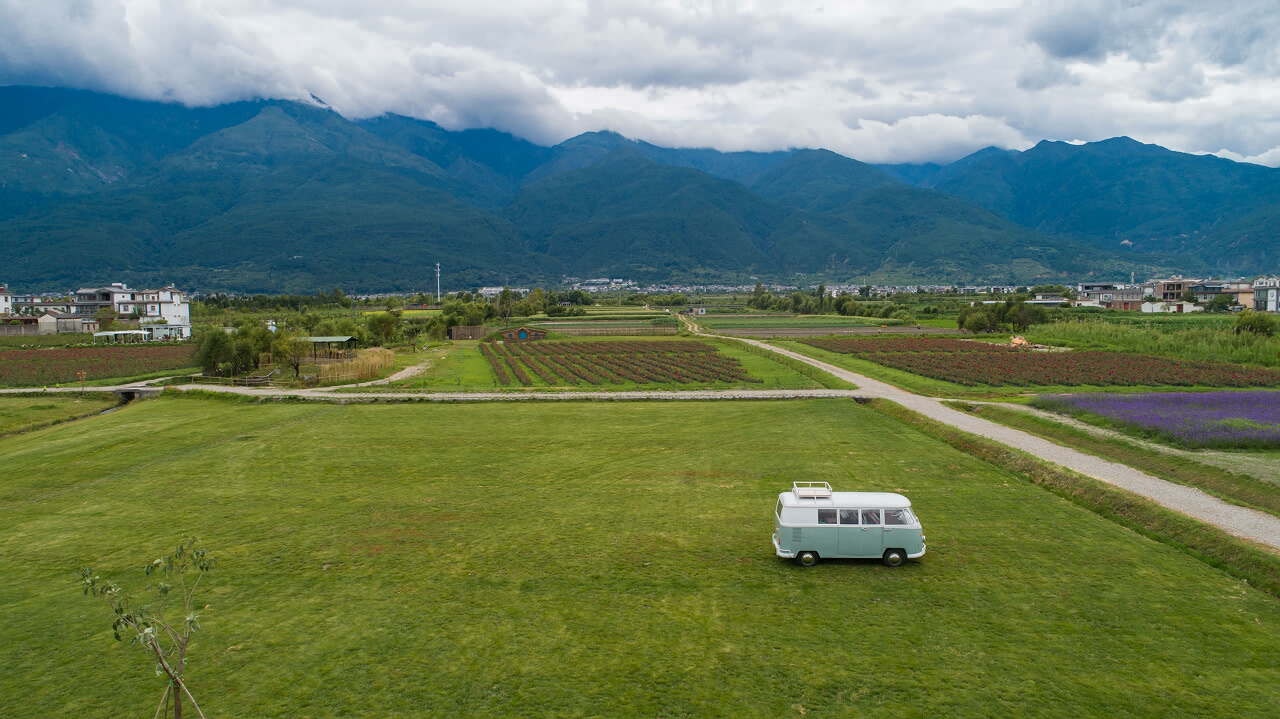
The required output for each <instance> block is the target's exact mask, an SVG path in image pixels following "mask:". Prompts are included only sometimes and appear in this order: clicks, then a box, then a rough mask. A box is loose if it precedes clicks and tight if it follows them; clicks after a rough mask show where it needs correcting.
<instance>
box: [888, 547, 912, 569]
mask: <svg viewBox="0 0 1280 719" xmlns="http://www.w3.org/2000/svg"><path fill="white" fill-rule="evenodd" d="M906 563H907V553H906V552H904V551H902V550H901V549H886V550H884V564H885V566H886V567H901V566H902V565H904V564H906Z"/></svg>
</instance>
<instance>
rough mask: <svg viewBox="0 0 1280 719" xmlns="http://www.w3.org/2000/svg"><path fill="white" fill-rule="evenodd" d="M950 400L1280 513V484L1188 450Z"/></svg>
mask: <svg viewBox="0 0 1280 719" xmlns="http://www.w3.org/2000/svg"><path fill="white" fill-rule="evenodd" d="M948 404H950V405H952V406H953V407H955V408H956V409H959V410H962V411H965V412H969V413H970V414H973V415H976V416H978V417H982V418H983V419H989V420H991V421H992V422H998V423H1000V424H1003V425H1005V426H1007V427H1012V428H1014V429H1020V430H1022V431H1024V432H1028V433H1030V434H1034V435H1036V436H1037V437H1043V438H1044V439H1047V440H1049V441H1050V442H1054V443H1057V444H1061V445H1064V446H1067V447H1072V448H1074V449H1078V450H1080V451H1081V452H1086V453H1088V454H1092V455H1096V456H1098V457H1104V458H1106V459H1110V460H1112V461H1114V462H1119V463H1120V464H1124V465H1128V466H1130V467H1133V468H1134V469H1140V470H1142V471H1143V472H1147V473H1148V474H1152V475H1155V476H1156V477H1159V478H1161V479H1167V480H1169V481H1170V482H1177V483H1178V484H1185V485H1187V486H1189V487H1196V488H1199V489H1203V490H1204V491H1206V492H1208V493H1210V494H1213V495H1215V496H1217V497H1221V498H1222V499H1225V500H1227V501H1229V502H1232V503H1235V504H1241V505H1244V506H1247V507H1253V508H1254V509H1259V510H1262V511H1264V512H1270V513H1271V514H1275V515H1280V485H1278V484H1275V483H1273V482H1266V481H1262V480H1260V479H1257V478H1254V477H1250V476H1247V475H1243V474H1237V473H1234V472H1228V471H1226V470H1224V469H1221V468H1219V467H1214V466H1212V465H1209V464H1205V463H1203V462H1197V461H1195V460H1192V459H1188V458H1187V457H1186V456H1185V454H1188V453H1179V454H1168V453H1164V452H1158V451H1155V450H1151V449H1146V448H1143V447H1140V446H1138V445H1136V444H1133V443H1132V442H1127V441H1125V440H1123V439H1119V438H1105V437H1099V436H1096V435H1092V434H1089V433H1088V432H1084V431H1081V430H1079V429H1075V428H1073V427H1068V426H1066V425H1064V424H1061V423H1059V422H1054V421H1053V420H1049V419H1045V418H1044V417H1038V416H1036V415H1032V414H1028V413H1027V412H1025V411H1019V410H1015V409H1007V408H1005V407H993V406H990V405H974V404H968V403H965V402H950V403H948Z"/></svg>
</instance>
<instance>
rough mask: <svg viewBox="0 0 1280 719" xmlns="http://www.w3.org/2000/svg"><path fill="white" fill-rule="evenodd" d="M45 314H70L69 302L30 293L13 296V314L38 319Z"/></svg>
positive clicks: (63, 299)
mask: <svg viewBox="0 0 1280 719" xmlns="http://www.w3.org/2000/svg"><path fill="white" fill-rule="evenodd" d="M46 312H62V313H63V314H69V313H70V312H71V300H68V299H65V298H62V299H59V298H57V297H50V296H46V295H37V294H30V293H21V294H14V296H13V313H14V314H15V315H23V316H25V317H39V316H40V315H42V314H44V313H46Z"/></svg>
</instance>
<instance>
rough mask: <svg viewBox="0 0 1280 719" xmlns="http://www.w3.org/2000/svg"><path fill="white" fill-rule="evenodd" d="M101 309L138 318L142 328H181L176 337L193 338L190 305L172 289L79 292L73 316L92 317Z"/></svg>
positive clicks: (120, 286)
mask: <svg viewBox="0 0 1280 719" xmlns="http://www.w3.org/2000/svg"><path fill="white" fill-rule="evenodd" d="M102 309H112V310H115V311H116V312H117V313H118V314H120V315H122V316H136V317H137V318H138V321H139V323H141V324H143V325H148V324H168V325H174V326H176V327H179V328H182V329H180V330H177V332H176V334H180V335H181V336H182V337H183V338H186V337H190V336H191V302H190V300H189V299H188V298H187V295H186V293H185V292H183V291H182V290H180V289H178V288H177V287H175V286H173V285H169V286H168V287H162V288H160V289H158V290H137V289H133V288H131V287H129V286H128V285H126V284H124V283H123V282H113V283H111V286H109V287H85V288H81V289H78V290H76V292H75V298H74V300H73V301H72V303H71V313H72V314H75V315H93V314H96V313H97V312H98V311H99V310H102ZM170 334H175V333H174V332H172V331H171V332H170Z"/></svg>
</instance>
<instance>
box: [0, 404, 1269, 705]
mask: <svg viewBox="0 0 1280 719" xmlns="http://www.w3.org/2000/svg"><path fill="white" fill-rule="evenodd" d="M134 437H146V438H147V441H145V442H136V443H130V445H129V447H128V451H122V448H121V441H122V438H134ZM0 461H3V463H4V465H5V467H6V469H7V470H8V471H6V472H5V475H4V476H5V480H4V482H3V483H2V484H0V507H2V508H3V510H2V512H3V513H2V514H0V516H2V517H3V519H4V521H3V522H0V606H3V607H4V614H5V617H6V627H5V629H6V639H5V642H4V643H3V644H2V645H0V666H2V667H4V671H3V672H0V706H4V707H7V708H6V710H5V714H6V716H10V717H15V718H20V717H47V716H80V715H84V716H143V715H146V716H149V715H150V714H148V712H152V711H154V707H155V701H156V700H157V699H158V697H159V692H160V688H161V687H160V684H159V682H158V681H157V679H156V677H155V676H154V673H153V671H152V665H151V663H150V662H148V661H147V659H146V658H145V657H144V656H142V655H141V653H140V652H139V651H138V650H137V649H134V648H131V647H129V646H128V645H127V644H120V643H117V642H115V641H114V640H113V639H112V638H111V632H110V619H111V617H110V614H109V611H108V610H107V608H106V607H105V605H102V604H99V603H96V602H95V601H93V600H91V599H88V598H86V597H84V596H82V595H81V594H80V591H79V589H78V587H77V585H76V580H75V572H76V570H77V568H78V567H80V566H84V565H92V566H93V567H94V568H95V569H96V570H97V571H98V572H99V574H101V575H102V576H104V577H110V578H113V579H117V580H119V581H121V582H122V583H124V584H125V585H126V586H131V587H134V588H141V587H142V586H143V584H144V583H145V579H144V577H143V574H142V572H141V570H140V568H141V566H142V565H143V564H144V563H145V562H147V561H149V560H151V559H152V558H154V557H156V556H158V555H159V554H160V553H161V552H163V551H165V550H166V549H169V548H170V547H171V545H172V544H174V543H175V542H176V540H177V538H178V536H179V535H180V534H181V533H183V532H190V533H193V534H196V535H198V536H200V537H201V538H202V540H204V543H205V544H206V545H207V546H208V547H209V548H210V549H211V550H212V551H213V553H214V554H215V555H216V557H217V560H218V564H217V568H216V571H215V572H214V573H213V574H212V575H210V576H209V577H208V578H207V585H204V587H203V589H202V595H201V602H202V603H203V604H204V605H207V606H205V607H204V608H203V609H202V610H201V611H200V615H201V623H202V627H203V628H202V630H201V631H200V632H199V633H198V634H197V635H196V640H195V643H194V645H193V650H192V652H191V662H192V664H191V669H190V670H189V672H188V675H187V679H188V682H189V683H190V685H191V687H192V690H193V691H194V692H195V693H196V696H197V698H198V699H199V700H200V701H201V703H202V707H203V708H204V710H205V713H206V715H208V716H210V717H214V716H255V717H286V716H287V717H331V716H333V717H336V716H353V717H364V716H367V717H399V716H439V717H457V716H544V717H552V716H555V717H560V716H569V717H573V716H582V717H585V716H661V717H675V716H700V717H701V716H723V717H753V716H759V717H778V716H801V715H804V716H818V717H823V716H859V715H869V716H886V717H901V716H918V717H937V716H946V717H969V716H973V717H993V716H1028V715H1034V716H1103V715H1105V716H1108V717H1147V716H1188V717H1191V716H1194V717H1207V716H1224V717H1226V716H1229V717H1241V716H1274V714H1275V707H1276V704H1277V698H1278V696H1277V695H1280V681H1278V680H1280V602H1277V601H1276V600H1275V599H1274V598H1272V597H1271V596H1269V595H1266V594H1263V593H1262V592H1259V591H1256V590H1254V589H1252V588H1250V587H1249V586H1247V585H1246V584H1244V583H1242V582H1240V581H1238V580H1234V579H1232V578H1230V577H1228V576H1226V575H1225V574H1223V573H1221V572H1219V571H1217V570H1214V569H1211V568H1210V567H1208V566H1207V565H1205V564H1203V563H1201V562H1199V561H1196V560H1194V559H1192V558H1191V557H1189V556H1188V555H1186V554H1184V553H1182V552H1180V551H1178V550H1176V549H1173V548H1171V547H1169V546H1166V545H1163V544H1159V543H1157V542H1154V541H1151V540H1148V539H1146V538H1144V537H1142V536H1140V535H1138V534H1136V533H1134V532H1131V531H1128V530H1126V529H1123V528H1122V527H1120V526H1119V525H1117V524H1114V523H1112V522H1110V521H1108V520H1105V519H1103V518H1101V517H1099V516H1097V515H1095V514H1093V513H1091V512H1089V511H1086V510H1084V509H1081V508H1079V507H1077V506H1075V505H1073V504H1070V503H1068V502H1067V501H1065V500H1062V499H1060V498H1058V497H1057V496H1056V495H1053V494H1050V493H1049V492H1047V491H1044V490H1042V489H1040V488H1038V487H1036V486H1034V485H1031V484H1029V483H1026V482H1023V481H1020V480H1018V479H1016V478H1014V477H1013V476H1012V475H1009V474H1006V473H1004V472H1002V471H999V470H996V469H994V468H993V467H991V466H990V465H987V464H984V463H981V462H979V461H977V460H975V459H973V458H971V457H969V456H968V455H965V454H961V453H959V452H957V451H955V450H953V449H951V448H950V447H949V446H947V445H945V444H943V443H941V442H939V441H936V440H933V439H931V438H929V437H927V436H925V435H923V434H920V433H919V432H917V431H915V430H914V429H912V428H910V427H909V426H907V425H905V424H902V423H900V422H897V421H896V420H893V419H890V418H889V417H886V416H885V415H883V414H880V413H878V412H876V411H874V410H872V409H870V408H867V407H863V406H860V405H857V404H856V403H854V402H852V401H845V400H810V401H787V402H731V403H712V402H707V403H686V402H681V403H626V404H580V403H573V404H568V405H560V404H555V405H553V404H532V405H526V404H522V405H517V406H512V405H500V404H484V405H452V406H448V405H445V406H442V405H434V404H389V405H388V404H378V405H331V404H307V403H269V404H250V403H247V402H242V401H231V400H217V399H195V398H161V399H157V400H148V401H142V402H137V403H134V404H132V405H129V406H128V407H126V408H123V409H121V410H119V411H117V412H114V413H111V414H109V415H105V416H101V417H94V418H90V419H85V420H80V421H78V422H76V423H74V424H70V425H62V426H58V427H53V428H50V429H45V430H40V431H37V432H33V433H29V434H24V435H19V436H14V437H9V438H6V439H4V440H2V441H0ZM798 479H804V480H813V479H825V480H829V481H831V482H833V483H834V484H835V485H836V487H837V488H838V489H846V490H850V489H858V490H871V489H887V490H896V491H901V492H903V493H905V494H907V495H908V496H909V497H910V498H911V499H912V501H913V502H914V504H915V508H916V511H917V513H918V514H919V515H920V517H921V518H922V519H923V522H924V524H925V530H926V533H927V535H928V538H929V553H928V554H927V555H926V556H925V557H924V558H923V559H922V560H921V561H918V562H912V563H910V564H908V565H907V566H906V567H903V568H901V569H898V570H890V569H888V568H885V567H883V566H881V565H879V564H877V563H874V562H869V561H840V562H828V563H824V564H822V565H820V566H818V567H816V568H814V569H807V570H806V569H801V568H799V567H797V566H795V565H793V564H790V563H787V562H784V561H782V560H779V559H776V558H775V557H774V556H773V553H772V547H771V546H770V545H769V535H770V533H771V532H772V530H773V517H772V509H773V503H774V498H775V497H776V494H777V493H778V492H779V491H781V490H784V489H786V488H788V487H789V486H790V482H791V481H792V480H798Z"/></svg>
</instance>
